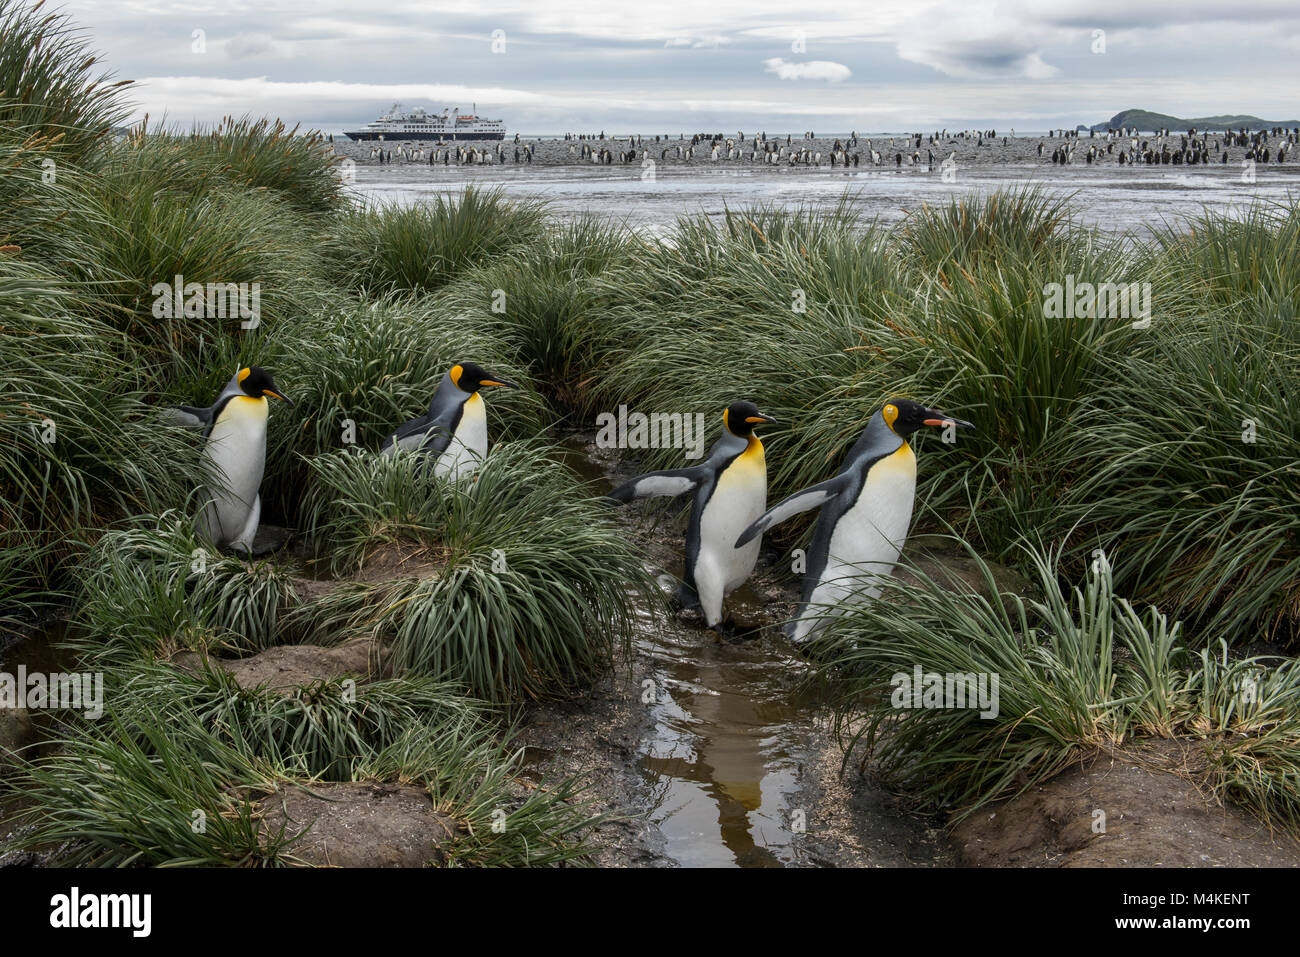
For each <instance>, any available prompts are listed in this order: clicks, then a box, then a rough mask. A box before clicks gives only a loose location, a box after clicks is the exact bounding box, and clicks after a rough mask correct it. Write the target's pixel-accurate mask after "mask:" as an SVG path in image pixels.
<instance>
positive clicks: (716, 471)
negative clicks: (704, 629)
mask: <svg viewBox="0 0 1300 957" xmlns="http://www.w3.org/2000/svg"><path fill="white" fill-rule="evenodd" d="M774 421H775V420H774V419H772V418H771V417H769V416H766V415H764V414H763V413H762V412H759V411H758V407H757V406H756V405H754V403H752V402H744V401H742V402H733V403H732V404H731V405H729V406H728V407H727V408H726V410H725V411H723V413H722V437H721V438H719V439H718V441H717V442H715V443H714V445H713V448H711V449H710V450H709V455H708V458H706V459H705V460H704V461H703V462H701V463H700V464H699V465H696V466H693V467H692V468H685V469H669V470H667V471H662V472H647V473H646V474H645V475H638V476H637V477H636V478H634V479H632V480H631V481H630V482H627V483H625V484H624V485H620V486H619V487H618V488H616V489H614V491H612V492H611V493H610V495H609V497H610V498H612V499H613V500H615V501H616V502H619V503H620V504H621V503H624V502H630V501H631V500H632V499H636V498H649V497H651V496H659V495H667V496H677V495H682V494H684V493H685V492H689V491H691V490H692V489H694V490H695V500H694V502H693V503H692V506H691V518H690V523H689V524H688V526H687V529H686V558H685V562H684V565H683V571H682V577H683V579H684V584H683V587H682V589H681V590H680V591H679V593H678V597H679V599H680V600H681V602H682V604H683V605H685V606H688V607H689V606H692V605H695V604H697V603H698V604H699V606H700V608H701V610H702V611H703V612H704V621H705V624H706V625H707V626H708V627H709V628H710V629H712V630H713V631H717V632H721V631H723V630H729V626H728V625H724V624H723V622H722V600H723V598H725V597H726V595H727V594H728V593H730V592H731V591H733V590H734V589H736V588H737V587H739V586H740V585H741V584H742V583H743V582H744V581H745V580H746V579H747V578H749V576H750V574H751V573H752V572H753V571H754V566H755V565H756V564H757V563H758V550H759V545H760V543H759V542H758V541H753V542H750V543H749V544H747V545H745V546H744V547H738V546H736V544H735V542H736V536H737V535H739V534H740V532H741V531H742V530H744V529H745V528H746V527H747V526H749V525H750V523H751V522H753V521H754V520H755V519H757V518H758V517H759V516H760V515H762V514H763V509H765V508H766V507H767V462H766V460H765V459H764V457H763V443H762V442H761V441H759V438H758V436H757V435H755V434H754V426H756V425H759V424H761V423H771V422H774Z"/></svg>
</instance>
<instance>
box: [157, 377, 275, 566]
mask: <svg viewBox="0 0 1300 957" xmlns="http://www.w3.org/2000/svg"><path fill="white" fill-rule="evenodd" d="M267 396H271V397H272V398H276V399H280V400H282V401H284V402H288V403H289V405H293V403H292V402H290V401H289V399H288V398H287V397H286V396H284V395H283V394H282V393H281V392H280V388H279V386H277V385H276V384H275V381H274V380H273V379H272V378H271V375H270V373H268V372H267V371H266V370H265V369H261V368H259V367H257V366H247V367H246V368H243V369H240V370H239V371H238V372H236V373H235V375H234V377H233V378H232V379H231V380H230V381H229V382H227V383H226V387H225V388H224V389H222V390H221V393H220V395H218V396H217V401H216V402H214V403H213V404H212V405H211V406H209V407H208V408H206V409H199V408H194V407H193V406H188V405H180V406H174V407H173V408H172V409H170V410H169V411H168V417H167V418H168V421H169V422H171V423H172V424H173V425H183V426H186V427H188V428H195V429H202V430H203V432H204V434H205V435H206V436H207V442H206V444H205V445H204V446H203V463H204V466H205V467H206V469H207V471H208V474H209V475H210V476H211V480H212V482H213V483H214V484H213V485H210V486H209V487H208V488H207V500H206V502H205V503H204V506H203V511H202V513H201V514H200V516H199V523H200V527H201V528H202V529H203V531H204V532H205V533H206V534H207V536H208V537H209V538H210V539H212V542H213V544H215V545H217V546H222V545H226V546H229V547H230V548H232V549H233V550H235V551H238V552H243V553H244V554H246V555H251V554H252V551H253V538H254V537H255V536H256V535H257V526H258V523H259V522H260V521H261V518H262V497H261V496H260V495H259V494H258V489H259V488H261V485H262V475H263V473H264V472H265V471H266V420H267V414H268V412H269V403H268V402H267V401H266V399H267Z"/></svg>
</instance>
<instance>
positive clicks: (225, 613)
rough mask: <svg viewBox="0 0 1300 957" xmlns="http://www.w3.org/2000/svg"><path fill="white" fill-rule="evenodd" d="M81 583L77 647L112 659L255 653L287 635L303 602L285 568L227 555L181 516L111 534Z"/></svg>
mask: <svg viewBox="0 0 1300 957" xmlns="http://www.w3.org/2000/svg"><path fill="white" fill-rule="evenodd" d="M81 580H82V595H81V603H80V612H79V615H78V622H79V625H80V627H81V630H82V632H83V633H84V635H85V638H84V640H82V641H81V642H80V643H79V649H80V650H81V651H82V652H83V653H85V654H88V655H89V656H91V657H94V658H98V659H101V660H106V661H110V662H121V661H138V660H145V661H148V660H152V659H154V658H161V657H168V656H170V655H172V654H174V653H175V652H177V651H180V650H191V651H207V652H212V653H216V652H219V651H220V652H226V653H234V654H253V653H255V652H257V651H260V650H262V649H264V648H267V647H270V646H271V645H274V644H277V643H279V642H280V641H281V640H282V639H283V638H284V634H283V629H282V624H281V622H282V619H283V617H284V616H285V614H286V613H287V612H288V611H289V609H291V608H292V607H293V605H294V604H295V601H296V592H295V586H294V582H293V578H292V576H291V575H290V573H289V571H288V570H287V569H286V568H285V567H284V566H281V565H279V564H277V563H275V562H272V561H257V562H251V563H250V562H247V561H245V560H243V559H240V558H236V557H233V556H226V555H222V554H221V553H220V552H218V551H217V550H216V549H214V548H213V547H212V545H211V543H209V542H207V541H205V540H204V539H203V538H202V537H201V536H200V535H199V534H198V533H197V532H196V531H195V529H194V526H193V523H192V522H191V521H189V520H188V519H187V518H186V517H184V516H182V515H180V514H178V513H176V512H166V513H164V514H163V515H161V516H159V517H157V518H156V519H150V518H149V517H145V518H142V519H140V520H138V521H136V522H134V523H132V525H131V526H130V527H126V528H121V529H114V530H112V531H109V532H107V533H105V534H104V535H103V536H102V537H101V538H100V539H99V541H98V542H97V543H96V544H95V546H94V548H93V549H92V550H91V551H90V553H89V554H88V555H87V557H86V559H85V562H84V567H83V570H82V575H81Z"/></svg>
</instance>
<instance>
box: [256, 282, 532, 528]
mask: <svg viewBox="0 0 1300 957" xmlns="http://www.w3.org/2000/svg"><path fill="white" fill-rule="evenodd" d="M295 329H296V332H295V333H294V334H293V335H292V336H284V337H274V338H272V340H271V341H270V342H268V343H267V346H266V348H265V349H264V350H263V356H264V358H263V360H262V361H263V362H264V363H265V364H266V365H267V366H268V367H269V368H273V369H274V370H275V375H276V381H277V382H279V383H280V384H281V385H282V386H283V387H284V389H285V390H286V391H287V393H288V394H289V395H290V396H291V397H292V398H293V400H294V402H295V403H296V405H295V407H294V408H292V409H289V408H277V409H276V410H275V414H274V415H273V417H272V420H271V425H270V430H271V431H270V435H269V438H268V445H267V466H268V472H267V478H266V481H265V482H264V483H263V486H262V497H263V501H264V502H277V503H279V504H280V507H281V508H282V509H283V511H284V512H285V514H286V515H288V516H290V517H291V518H293V517H296V515H297V511H298V507H299V504H300V499H301V489H302V488H303V486H304V483H305V481H306V478H307V464H306V463H307V457H309V456H312V455H316V454H318V453H321V452H329V451H336V450H341V449H345V448H348V447H349V443H348V442H347V441H346V440H348V439H351V441H352V443H353V444H352V446H351V447H354V448H361V449H368V450H370V451H378V450H379V447H380V446H381V445H382V444H383V441H384V439H385V438H387V437H388V436H389V435H390V434H391V433H392V432H393V431H394V430H395V429H396V428H397V427H398V426H399V425H401V424H402V423H404V422H406V421H408V420H409V419H413V418H416V417H417V416H420V415H423V414H424V413H425V412H427V411H428V408H429V403H430V401H431V400H432V399H433V394H434V392H435V391H436V389H437V387H438V385H439V384H440V383H441V382H442V379H443V377H444V376H445V375H446V374H447V370H448V369H450V368H451V367H452V366H453V365H455V364H456V363H457V362H467V361H469V362H477V363H479V364H480V365H482V366H483V367H484V368H487V369H489V370H491V371H492V372H494V373H496V374H497V375H501V376H505V377H506V378H508V379H512V380H513V381H516V382H519V383H520V385H521V386H523V388H522V389H518V390H515V389H488V390H484V392H483V395H484V397H485V402H486V404H487V409H488V412H487V414H488V429H489V435H490V436H491V437H492V438H493V439H494V440H496V439H499V438H503V437H504V438H516V437H522V436H525V435H536V434H537V433H538V432H539V431H540V430H541V429H542V428H543V427H544V425H545V418H544V416H543V411H544V410H543V403H542V400H541V397H540V396H539V395H538V394H537V392H536V391H535V389H533V388H532V387H531V386H532V383H530V382H529V381H528V379H527V377H526V376H524V375H523V374H522V370H521V369H520V367H519V366H517V365H516V364H515V363H514V362H512V361H511V358H510V355H511V352H510V349H509V347H508V346H507V345H506V344H505V343H504V342H502V341H501V339H500V338H499V337H498V336H495V335H493V334H492V333H490V332H487V331H484V330H482V329H481V328H478V327H477V324H475V323H470V322H466V321H463V320H462V319H460V318H459V317H457V316H455V315H454V314H451V313H448V312H447V311H446V309H445V308H443V307H442V306H441V305H439V304H438V303H437V302H435V301H434V300H433V299H431V298H429V297H422V298H410V297H405V298H392V297H386V298H383V299H378V300H374V301H371V302H366V301H364V300H360V299H356V298H353V297H350V296H344V295H337V294H336V295H321V296H319V297H316V298H309V299H307V300H305V301H304V302H303V303H301V304H300V306H299V318H298V319H297V321H296V322H295ZM348 423H351V425H350V426H349V424H348Z"/></svg>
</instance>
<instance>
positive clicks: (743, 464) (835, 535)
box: [165, 362, 974, 643]
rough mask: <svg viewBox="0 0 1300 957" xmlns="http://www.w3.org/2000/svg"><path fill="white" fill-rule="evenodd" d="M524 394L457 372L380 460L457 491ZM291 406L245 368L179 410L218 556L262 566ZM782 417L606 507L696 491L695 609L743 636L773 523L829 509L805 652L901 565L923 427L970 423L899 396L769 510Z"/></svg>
mask: <svg viewBox="0 0 1300 957" xmlns="http://www.w3.org/2000/svg"><path fill="white" fill-rule="evenodd" d="M487 387H505V388H512V389H517V388H519V386H518V385H517V384H516V383H514V382H511V381H509V380H508V379H504V378H502V377H500V376H496V375H493V374H492V373H490V372H488V371H487V370H486V369H484V368H483V367H482V366H479V365H477V364H476V363H473V362H460V363H457V364H455V365H453V366H452V367H451V368H450V369H449V370H448V371H447V373H446V375H445V376H443V379H442V381H441V382H440V383H439V385H438V387H437V388H436V389H435V391H434V394H433V398H432V401H431V402H430V403H429V409H428V411H427V412H426V413H425V414H424V415H422V416H419V417H417V418H414V419H411V420H410V421H408V422H406V423H405V424H403V425H401V426H400V427H398V428H397V429H396V430H395V431H394V432H393V433H392V434H391V435H389V436H388V437H387V438H386V439H385V440H384V443H383V445H382V446H381V448H380V454H381V455H383V456H395V455H401V454H409V455H415V456H419V457H420V458H421V459H422V460H425V461H427V462H428V463H429V464H430V465H431V466H432V469H433V474H434V475H436V476H438V477H440V478H443V479H445V480H446V481H448V482H459V481H461V480H463V479H465V478H466V477H467V476H469V475H471V474H472V473H473V471H474V469H475V468H476V466H477V465H478V463H480V462H481V461H482V460H483V459H484V458H485V457H486V456H487V452H488V428H487V416H486V411H485V407H484V403H483V399H482V398H481V396H480V395H479V391H480V390H481V389H483V388H487ZM268 397H270V398H276V399H281V400H283V401H285V402H286V403H288V404H289V405H292V404H293V403H292V402H290V401H289V399H288V398H287V397H286V396H285V395H284V394H283V393H282V392H281V391H280V389H279V387H278V386H277V385H276V384H275V381H274V380H273V379H272V378H271V376H270V374H269V373H268V372H266V371H265V370H264V369H261V368H259V367H257V366H248V367H246V368H243V369H240V370H239V371H238V372H236V373H235V375H234V377H233V378H232V379H231V380H230V381H229V382H228V383H227V384H226V386H225V388H223V389H222V390H221V392H220V394H219V395H218V396H217V399H216V401H215V402H214V403H213V404H212V405H211V406H209V407H207V408H196V407H192V406H174V407H172V408H170V409H169V410H167V412H166V413H165V419H166V421H168V422H170V423H171V424H174V425H181V426H186V427H189V428H195V429H201V430H202V431H203V433H204V435H205V436H206V441H205V443H204V447H203V452H202V457H203V460H204V463H205V465H206V467H207V474H208V476H209V482H210V484H209V486H208V487H207V488H206V489H205V490H204V493H203V494H204V499H203V503H202V507H201V511H200V513H199V516H198V519H197V522H196V525H197V527H198V529H199V530H200V531H201V532H202V533H203V534H204V535H205V536H206V537H207V538H208V539H209V540H211V541H212V543H213V544H214V545H216V546H217V547H219V548H223V547H224V548H229V549H230V550H232V551H234V552H236V553H240V554H243V555H245V556H251V555H252V553H253V541H254V537H255V536H256V533H257V528H258V523H259V522H260V520H261V511H262V509H261V497H260V494H259V490H260V487H261V484H262V477H263V473H264V471H265V465H266V433H267V415H268V403H267V398H268ZM774 422H775V420H774V419H773V418H772V417H771V416H768V415H766V414H764V413H763V412H760V411H759V409H758V407H757V406H756V405H754V403H752V402H749V401H737V402H734V403H732V404H731V405H730V406H728V407H727V408H726V409H725V410H723V413H722V434H721V436H720V437H719V438H718V440H717V442H715V443H714V445H713V447H712V448H711V449H710V451H709V455H708V457H707V458H705V460H704V461H703V462H701V463H700V464H699V465H695V466H691V467H688V468H680V469H668V470H664V471H657V472H648V473H646V474H644V475H638V476H637V477H636V478H633V479H631V480H630V481H628V482H626V483H624V484H622V485H620V486H619V487H617V488H616V489H614V490H613V491H612V492H610V493H609V495H608V497H607V498H608V500H609V501H610V502H612V503H616V504H624V503H627V502H630V501H633V500H635V499H643V498H651V497H659V496H666V497H677V496H680V495H684V494H685V493H687V492H694V499H693V502H692V506H691V514H690V519H689V523H688V525H687V530H686V549H685V559H684V563H683V575H682V579H683V580H682V583H681V586H680V588H679V589H678V593H677V596H676V597H677V600H678V602H679V603H680V604H681V605H682V606H684V607H698V608H699V609H700V610H701V612H702V613H703V615H704V621H705V625H706V626H707V627H708V628H709V629H711V630H713V631H715V632H717V633H725V632H729V631H731V630H732V627H733V626H732V625H731V624H730V622H729V621H726V620H724V616H723V602H724V599H725V598H726V596H727V595H728V594H730V593H731V592H732V591H734V590H735V589H736V588H738V587H739V586H740V585H741V584H743V583H744V582H745V581H746V580H747V579H748V578H749V577H750V575H751V574H753V571H754V568H755V566H756V565H757V563H758V554H759V549H760V547H761V541H762V536H763V533H764V532H765V531H767V530H768V529H769V528H772V527H773V526H775V525H778V524H780V523H781V522H784V521H786V520H788V519H789V518H791V517H793V516H795V515H798V514H799V513H801V512H805V511H808V510H810V509H815V508H817V509H820V510H821V511H820V514H819V515H818V518H817V522H816V526H815V528H814V531H813V539H812V545H811V547H810V549H809V552H808V556H807V559H808V560H807V566H806V571H805V574H804V580H803V590H802V595H801V602H800V605H799V609H798V613H797V614H796V616H795V618H794V620H793V621H792V622H791V623H790V625H789V626H788V627H787V629H786V633H787V634H788V635H789V637H790V638H791V639H792V640H794V641H795V642H798V643H802V642H805V641H807V640H808V639H809V638H811V637H812V636H814V635H815V634H816V633H817V631H819V630H820V627H821V625H822V623H823V621H824V619H825V617H826V616H827V615H833V614H836V613H838V611H840V610H842V609H843V608H845V607H848V606H851V605H854V604H859V603H862V602H864V601H869V600H871V599H873V598H875V597H876V596H877V595H878V594H879V583H880V579H881V578H882V577H885V576H888V575H889V574H890V573H891V571H892V569H893V567H894V564H895V562H896V561H897V560H898V556H899V553H900V552H901V550H902V547H903V543H904V540H905V539H906V537H907V530H908V526H909V524H910V522H911V517H912V503H913V499H914V497H915V493H916V456H915V455H914V454H913V452H912V448H911V446H910V445H909V444H908V438H909V437H910V436H912V435H913V434H914V433H915V432H917V431H918V430H920V429H921V428H923V427H927V426H928V427H940V426H943V427H949V428H962V429H972V428H974V426H973V425H971V423H969V422H964V421H962V420H960V419H954V418H952V417H951V416H948V415H945V414H944V413H942V412H937V411H935V410H933V409H928V408H926V407H925V406H922V405H920V404H919V403H917V402H914V401H912V400H910V399H903V398H894V399H890V400H889V401H888V402H887V403H886V404H885V405H884V406H883V407H882V408H881V409H880V410H878V411H877V412H876V413H875V414H874V415H873V416H872V417H871V419H870V420H869V422H868V423H867V426H866V429H865V430H864V431H863V433H862V435H861V437H860V438H859V439H858V441H857V442H856V443H855V444H854V445H853V447H852V448H851V449H850V450H849V452H848V455H847V456H846V457H845V460H844V463H843V465H842V466H841V468H840V470H839V472H838V473H836V475H835V476H834V477H832V478H830V479H828V480H827V481H825V482H822V483H820V484H817V485H813V486H811V487H810V488H807V489H804V490H803V491H801V492H796V493H795V494H794V495H791V496H790V497H788V498H786V499H785V500H783V501H781V502H779V503H778V504H777V505H775V506H773V507H772V508H770V509H769V508H767V462H766V458H765V454H764V449H763V443H762V441H761V440H760V439H759V437H758V435H757V434H756V433H755V431H754V430H755V428H756V427H757V426H760V425H768V424H773V423H774Z"/></svg>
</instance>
